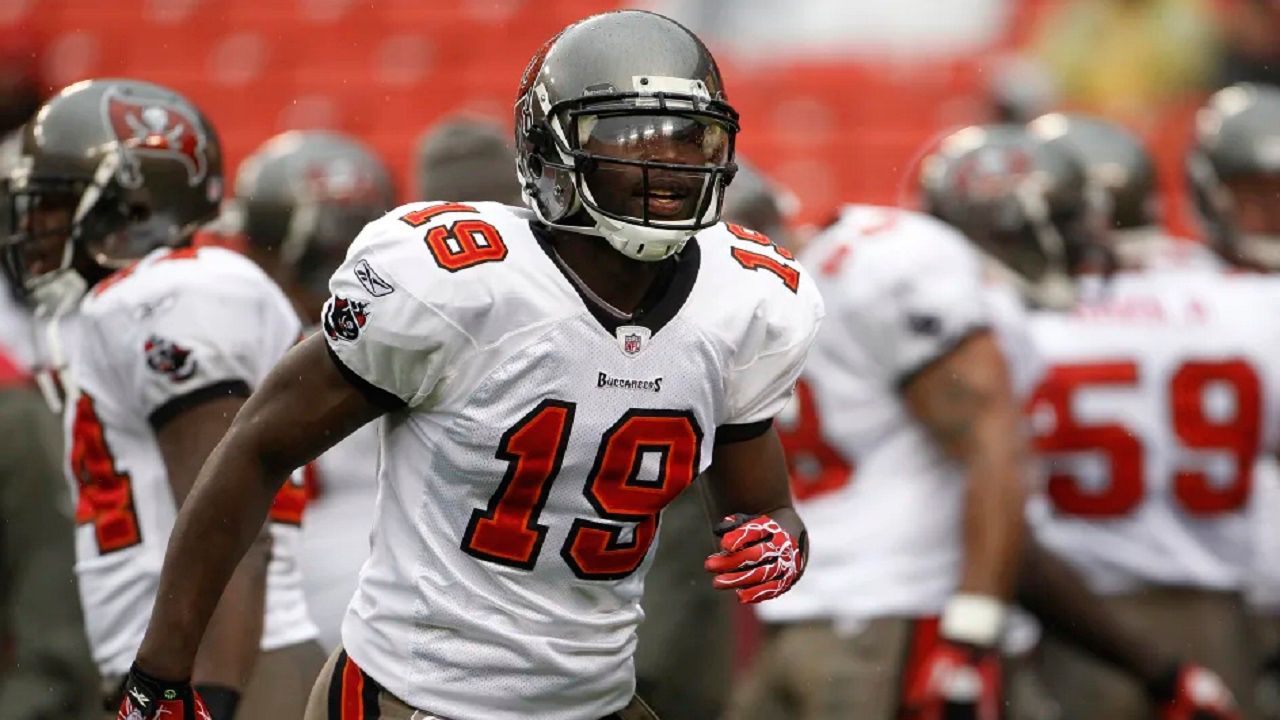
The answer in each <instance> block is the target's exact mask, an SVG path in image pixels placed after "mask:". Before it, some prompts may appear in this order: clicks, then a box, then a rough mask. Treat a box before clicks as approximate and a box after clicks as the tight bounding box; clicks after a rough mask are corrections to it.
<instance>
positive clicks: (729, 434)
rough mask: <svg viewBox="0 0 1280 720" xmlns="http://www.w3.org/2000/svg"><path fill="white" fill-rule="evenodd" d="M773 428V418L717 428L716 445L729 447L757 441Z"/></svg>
mask: <svg viewBox="0 0 1280 720" xmlns="http://www.w3.org/2000/svg"><path fill="white" fill-rule="evenodd" d="M771 427H773V418H769V419H767V420H757V421H756V422H750V423H742V424H739V425H721V426H719V427H717V428H716V445H729V444H732V443H740V442H745V441H747V440H755V439H756V438H758V437H760V436H761V435H763V434H765V433H766V432H769V428H771Z"/></svg>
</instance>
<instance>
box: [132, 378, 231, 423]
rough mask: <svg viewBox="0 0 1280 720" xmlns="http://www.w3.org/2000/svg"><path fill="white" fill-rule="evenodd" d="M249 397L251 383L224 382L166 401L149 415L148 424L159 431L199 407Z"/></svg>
mask: <svg viewBox="0 0 1280 720" xmlns="http://www.w3.org/2000/svg"><path fill="white" fill-rule="evenodd" d="M249 395H250V390H249V383H247V382H245V381H243V380H222V381H220V382H216V383H213V384H212V385H205V386H204V387H202V388H199V389H196V390H192V391H191V392H189V393H186V394H184V395H179V396H177V397H175V398H170V399H169V400H166V401H165V403H164V404H163V405H161V406H160V407H158V408H156V409H155V410H152V411H151V414H149V415H147V422H148V423H150V424H151V429H152V430H155V431H159V430H160V428H162V427H164V426H165V425H167V424H168V423H169V421H171V420H173V419H174V418H176V417H178V416H179V415H181V414H182V413H184V412H186V411H187V410H190V409H191V408H193V407H196V406H197V405H203V404H204V403H206V402H209V401H210V400H220V399H222V398H227V397H238V398H247V397H249Z"/></svg>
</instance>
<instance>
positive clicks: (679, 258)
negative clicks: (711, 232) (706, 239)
mask: <svg viewBox="0 0 1280 720" xmlns="http://www.w3.org/2000/svg"><path fill="white" fill-rule="evenodd" d="M529 227H530V229H531V230H532V231H533V236H534V237H535V238H537V239H538V246H539V247H541V248H542V251H543V252H544V253H546V254H547V260H548V261H550V262H551V264H552V265H554V266H555V268H556V270H557V271H558V272H559V273H560V274H561V275H562V276H564V281H565V283H567V284H568V285H569V287H571V288H573V292H574V293H575V294H577V296H578V297H579V298H581V299H582V304H583V305H585V306H586V308H587V310H588V311H590V313H591V316H592V317H594V318H595V319H596V321H597V322H599V323H600V325H601V326H602V327H604V329H605V330H607V331H608V332H609V333H610V334H613V333H616V332H617V330H618V328H620V327H625V326H628V325H638V326H640V327H643V328H648V330H649V332H651V333H653V334H654V335H657V334H658V331H659V330H661V329H662V328H663V327H665V326H666V324H667V323H668V322H671V319H672V318H674V317H675V316H676V313H678V312H680V308H682V307H684V303H685V301H686V300H688V299H689V294H690V293H691V292H693V285H694V283H695V282H696V281H697V279H698V268H699V266H700V265H701V264H702V249H701V248H699V247H698V239H697V238H696V237H692V238H689V242H687V243H685V245H684V248H682V249H681V250H680V253H679V254H678V255H676V256H674V257H672V258H668V259H666V260H662V261H661V262H663V263H667V264H669V265H670V267H669V268H667V269H666V270H665V272H662V273H660V274H659V276H658V278H657V279H656V280H655V281H654V283H653V285H652V286H651V287H650V288H649V290H648V292H646V293H645V296H644V299H642V300H641V301H640V306H639V307H638V308H637V309H636V311H635V313H633V314H632V316H631V318H630V319H627V320H622V319H619V318H618V317H616V316H615V315H614V314H613V313H611V312H609V310H608V309H606V308H604V307H601V306H600V304H599V303H598V302H596V301H595V300H594V299H592V298H591V297H590V296H588V295H586V294H585V293H583V292H582V288H580V287H578V283H577V282H575V281H574V280H573V278H570V277H569V276H568V275H567V274H566V273H565V270H564V268H563V267H562V266H561V265H560V261H558V260H557V259H556V255H555V249H554V248H553V247H552V246H551V233H550V231H549V230H548V229H547V227H546V226H545V225H542V224H541V223H539V222H536V221H533V220H531V221H529Z"/></svg>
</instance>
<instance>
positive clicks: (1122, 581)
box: [1030, 272, 1280, 592]
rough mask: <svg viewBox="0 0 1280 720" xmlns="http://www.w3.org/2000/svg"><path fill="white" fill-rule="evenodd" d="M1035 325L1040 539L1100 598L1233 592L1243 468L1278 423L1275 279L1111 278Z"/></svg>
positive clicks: (1250, 465) (1243, 544)
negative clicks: (1039, 379)
mask: <svg viewBox="0 0 1280 720" xmlns="http://www.w3.org/2000/svg"><path fill="white" fill-rule="evenodd" d="M1086 291H1087V295H1091V296H1094V298H1093V299H1089V300H1086V301H1085V302H1083V303H1081V304H1080V306H1079V307H1078V308H1077V309H1076V310H1075V311H1073V312H1071V313H1066V314H1063V313H1036V314H1035V315H1034V317H1033V322H1032V327H1033V334H1034V338H1035V341H1036V344H1037V347H1038V348H1039V349H1040V351H1041V352H1042V353H1043V355H1044V357H1045V361H1046V363H1047V364H1049V365H1050V369H1049V371H1048V373H1047V375H1046V377H1045V380H1044V382H1043V383H1042V384H1041V386H1040V388H1039V389H1038V390H1037V392H1036V394H1035V397H1034V398H1033V401H1032V403H1031V405H1030V418H1031V423H1032V426H1033V429H1034V431H1035V433H1036V437H1037V446H1038V449H1039V451H1040V453H1041V455H1042V457H1043V458H1044V460H1045V462H1046V464H1047V466H1048V467H1047V470H1048V478H1047V483H1048V484H1047V487H1046V492H1045V493H1044V494H1043V496H1041V497H1039V498H1037V499H1036V500H1035V501H1034V502H1033V504H1032V507H1031V514H1032V517H1033V519H1034V520H1035V524H1036V529H1037V535H1038V536H1039V537H1041V538H1042V540H1043V541H1044V542H1045V543H1046V544H1047V545H1049V546H1050V547H1052V548H1053V549H1055V550H1057V551H1059V552H1060V553H1061V554H1062V555H1063V556H1064V557H1066V558H1068V559H1070V560H1071V561H1072V562H1073V563H1074V564H1076V565H1077V566H1078V567H1079V568H1080V569H1081V570H1082V571H1083V572H1084V573H1085V575H1086V577H1087V578H1088V579H1089V581H1090V583H1091V584H1092V585H1093V586H1094V588H1095V589H1096V590H1098V591H1100V592H1125V591H1130V590H1134V589H1137V588H1140V587H1142V586H1144V585H1180V586H1192V587H1201V588H1209V589H1219V590H1236V589H1239V588H1241V586H1242V582H1243V581H1244V580H1245V576H1246V574H1247V573H1249V572H1250V561H1251V558H1252V547H1253V541H1252V540H1251V534H1250V533H1251V530H1250V526H1249V520H1248V517H1247V516H1248V507H1249V504H1250V502H1251V498H1252V495H1253V493H1252V486H1253V473H1254V464H1255V461H1256V460H1257V459H1258V458H1259V457H1260V456H1262V455H1264V454H1273V453H1274V452H1275V450H1276V446H1277V433H1278V432H1280V430H1278V427H1277V425H1278V422H1280V322H1277V321H1276V319H1275V318H1276V312H1275V310H1276V308H1277V307H1280V282H1277V281H1276V280H1275V279H1274V278H1267V277H1257V276H1224V275H1218V274H1213V273H1186V272H1163V273H1161V272H1152V273H1147V274H1133V275H1128V274H1125V275H1120V276H1117V277H1116V278H1113V279H1112V280H1111V281H1110V282H1108V283H1105V284H1102V285H1100V286H1099V287H1097V288H1089V287H1086Z"/></svg>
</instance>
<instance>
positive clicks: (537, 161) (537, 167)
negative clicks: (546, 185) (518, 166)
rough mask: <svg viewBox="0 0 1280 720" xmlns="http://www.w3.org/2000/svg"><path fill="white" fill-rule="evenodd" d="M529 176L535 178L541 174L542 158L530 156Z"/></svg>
mask: <svg viewBox="0 0 1280 720" xmlns="http://www.w3.org/2000/svg"><path fill="white" fill-rule="evenodd" d="M528 166H529V174H530V175H532V176H534V177H537V176H539V175H541V174H542V156H541V155H530V156H529V160H528Z"/></svg>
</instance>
